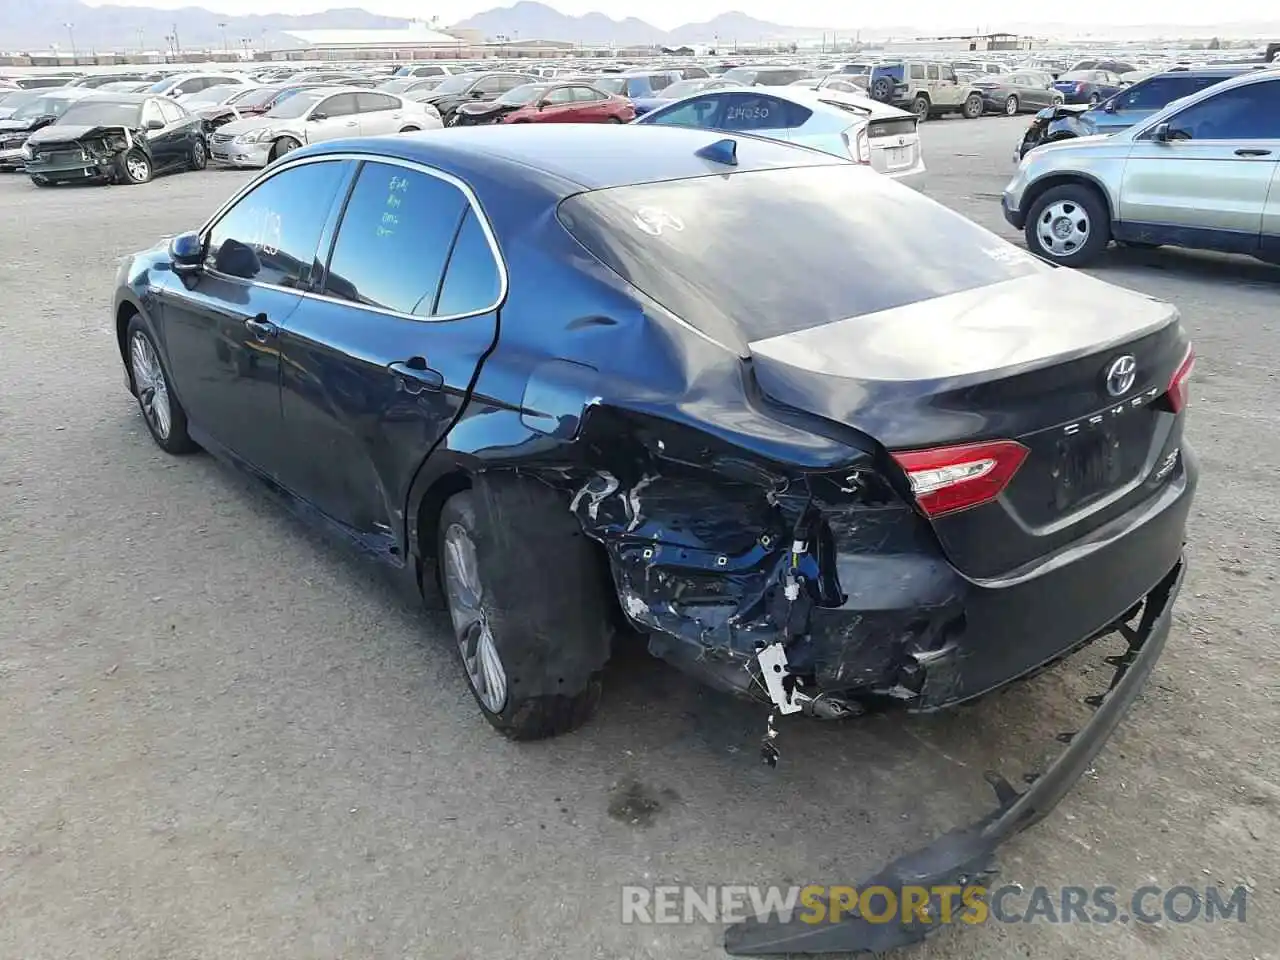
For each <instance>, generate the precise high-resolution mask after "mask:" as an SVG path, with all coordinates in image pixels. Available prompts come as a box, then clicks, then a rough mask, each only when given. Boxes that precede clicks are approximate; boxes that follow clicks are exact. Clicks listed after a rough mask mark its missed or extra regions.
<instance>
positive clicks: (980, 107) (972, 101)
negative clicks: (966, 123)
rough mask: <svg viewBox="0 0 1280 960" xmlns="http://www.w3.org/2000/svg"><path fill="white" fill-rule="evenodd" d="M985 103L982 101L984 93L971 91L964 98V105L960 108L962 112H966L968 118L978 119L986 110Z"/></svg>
mask: <svg viewBox="0 0 1280 960" xmlns="http://www.w3.org/2000/svg"><path fill="white" fill-rule="evenodd" d="M985 109H986V108H985V105H984V104H983V102H982V94H980V93H971V94H969V95H968V96H967V97H965V98H964V106H963V107H961V108H960V112H961V113H962V114H964V118H965V119H966V120H977V119H978V118H979V117H980V116H982V114H983V113H984V112H985Z"/></svg>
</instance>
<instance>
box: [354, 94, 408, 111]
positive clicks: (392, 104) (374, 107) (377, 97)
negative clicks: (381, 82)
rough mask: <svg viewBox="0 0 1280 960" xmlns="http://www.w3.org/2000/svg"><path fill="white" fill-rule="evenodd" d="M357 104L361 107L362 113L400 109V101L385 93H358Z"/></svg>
mask: <svg viewBox="0 0 1280 960" xmlns="http://www.w3.org/2000/svg"><path fill="white" fill-rule="evenodd" d="M356 103H358V104H359V105H360V112H361V113H375V112H376V111H378V110H398V109H400V101H399V100H397V99H396V98H395V97H388V96H387V95H386V94H385V93H357V94H356Z"/></svg>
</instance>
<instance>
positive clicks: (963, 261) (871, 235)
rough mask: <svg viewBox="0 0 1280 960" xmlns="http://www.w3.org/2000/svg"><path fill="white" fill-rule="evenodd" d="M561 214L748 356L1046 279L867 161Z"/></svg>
mask: <svg viewBox="0 0 1280 960" xmlns="http://www.w3.org/2000/svg"><path fill="white" fill-rule="evenodd" d="M559 212H560V220H561V222H562V223H563V224H564V226H565V228H566V229H567V230H568V231H569V232H570V233H571V234H573V235H574V236H575V237H576V238H577V239H578V241H579V242H580V243H582V244H583V246H585V247H586V248H587V249H588V250H589V251H590V252H591V253H592V254H594V255H595V256H596V257H597V258H598V259H599V260H601V261H602V262H603V263H604V264H605V265H607V266H608V267H609V268H610V269H612V270H613V271H614V272H616V273H617V274H619V275H620V276H622V277H623V278H624V279H625V280H627V281H628V282H629V283H631V284H632V285H633V286H635V287H636V288H637V289H639V290H640V291H641V292H642V293H644V294H646V295H647V296H649V297H651V298H652V299H654V300H656V301H657V302H658V303H660V304H662V306H664V307H665V308H666V309H667V310H669V311H671V312H672V313H674V314H675V315H676V316H678V317H680V318H681V319H683V320H685V321H686V322H688V323H690V324H693V325H694V326H696V327H698V328H699V329H700V330H702V331H703V332H704V333H706V334H707V335H709V336H711V337H712V338H714V339H716V340H718V341H720V342H721V343H723V344H725V345H726V346H731V347H735V348H738V349H741V348H742V347H743V346H744V344H745V343H750V342H752V341H755V340H763V339H766V338H768V337H775V336H779V335H781V334H786V333H794V332H796V331H799V330H806V329H809V328H811V327H818V326H822V325H823V324H827V323H833V322H834V321H836V320H842V319H844V318H847V317H858V316H863V315H866V314H870V313H876V312H878V311H881V310H889V309H892V308H894V307H900V306H905V305H907V304H912V303H916V302H919V301H921V300H929V299H932V298H933V297H942V296H946V295H948V294H952V293H959V292H961V291H964V290H972V289H975V288H977V287H983V286H987V285H989V284H993V283H999V282H1001V281H1004V280H1010V279H1013V278H1016V277H1020V276H1025V275H1029V274H1032V273H1035V272H1037V271H1040V270H1045V269H1048V268H1047V267H1045V266H1044V265H1043V264H1041V263H1040V262H1039V261H1038V260H1036V259H1035V258H1033V257H1032V256H1031V255H1030V254H1028V253H1026V252H1025V251H1022V250H1019V249H1018V248H1016V247H1014V246H1012V245H1011V244H1009V243H1006V242H1005V241H1004V240H1001V239H1000V238H999V237H997V236H995V235H994V234H992V233H989V232H987V231H986V230H984V229H982V228H981V227H979V226H978V225H977V224H975V223H973V222H971V221H969V220H967V219H965V218H964V217H962V216H960V215H959V214H957V213H953V212H952V211H950V210H948V209H947V208H945V207H943V206H942V205H940V204H937V203H934V202H933V201H931V200H928V199H926V198H924V197H922V196H921V195H920V194H918V193H916V192H915V191H914V190H911V189H909V188H908V187H904V186H901V185H900V184H897V183H894V182H893V181H892V180H890V179H889V178H888V177H884V176H882V175H881V174H878V173H875V172H873V171H870V170H866V169H864V168H861V167H859V166H857V165H855V164H834V165H831V166H817V167H793V168H788V169H782V170H759V171H750V172H746V173H738V174H732V175H729V176H708V177H699V178H696V179H689V180H673V181H666V182H662V183H651V184H638V185H632V186H625V187H612V188H608V189H604V190H596V191H593V192H589V193H582V194H578V195H577V196H574V197H570V198H568V199H567V200H565V201H563V202H562V203H561V204H560V211H559Z"/></svg>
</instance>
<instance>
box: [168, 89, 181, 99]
mask: <svg viewBox="0 0 1280 960" xmlns="http://www.w3.org/2000/svg"><path fill="white" fill-rule="evenodd" d="M169 96H171V97H180V96H182V88H181V87H179V88H178V89H177V90H170V91H169Z"/></svg>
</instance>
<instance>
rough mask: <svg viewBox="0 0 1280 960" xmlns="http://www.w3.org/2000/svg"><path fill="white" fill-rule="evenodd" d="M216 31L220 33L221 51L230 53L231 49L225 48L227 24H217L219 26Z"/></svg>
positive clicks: (224, 22)
mask: <svg viewBox="0 0 1280 960" xmlns="http://www.w3.org/2000/svg"><path fill="white" fill-rule="evenodd" d="M218 29H219V30H221V31H222V49H223V50H224V51H227V52H230V50H231V48H230V47H229V46H227V24H226V21H223V22H221V23H219V24H218Z"/></svg>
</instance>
